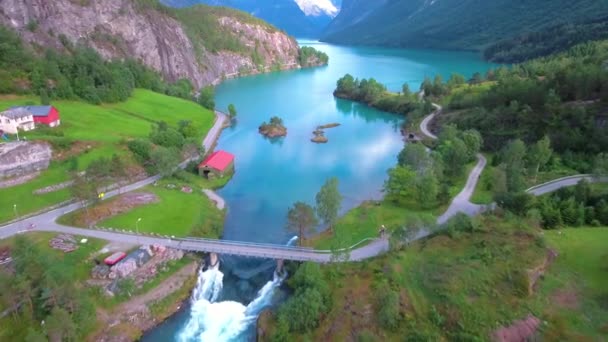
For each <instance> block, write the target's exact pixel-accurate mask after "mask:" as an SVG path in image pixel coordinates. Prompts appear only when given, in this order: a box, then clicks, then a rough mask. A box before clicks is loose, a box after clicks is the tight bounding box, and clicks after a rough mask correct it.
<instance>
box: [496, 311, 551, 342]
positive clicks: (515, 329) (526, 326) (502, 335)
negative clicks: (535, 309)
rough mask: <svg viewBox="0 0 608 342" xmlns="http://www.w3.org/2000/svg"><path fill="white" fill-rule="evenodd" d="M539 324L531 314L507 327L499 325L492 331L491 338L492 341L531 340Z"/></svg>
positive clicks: (513, 341) (517, 341)
mask: <svg viewBox="0 0 608 342" xmlns="http://www.w3.org/2000/svg"><path fill="white" fill-rule="evenodd" d="M539 326H540V320H539V319H538V318H536V317H535V316H533V315H528V317H526V318H525V319H522V320H519V321H515V322H513V324H511V325H510V326H508V327H501V328H499V329H497V330H496V331H494V332H493V333H492V335H491V339H492V341H494V342H520V341H530V340H533V337H534V334H536V330H537V329H538V327H539Z"/></svg>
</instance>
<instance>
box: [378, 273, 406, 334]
mask: <svg viewBox="0 0 608 342" xmlns="http://www.w3.org/2000/svg"><path fill="white" fill-rule="evenodd" d="M376 310H377V312H378V315H377V319H378V324H380V326H382V327H383V328H384V329H387V330H390V331H395V330H396V329H397V328H398V327H399V323H400V321H401V315H400V307H399V293H397V292H396V291H395V290H393V289H392V288H391V287H390V286H389V285H388V283H386V282H383V283H382V284H381V285H380V286H378V288H377V289H376Z"/></svg>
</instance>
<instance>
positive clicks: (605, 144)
mask: <svg viewBox="0 0 608 342" xmlns="http://www.w3.org/2000/svg"><path fill="white" fill-rule="evenodd" d="M607 59H608V42H598V43H589V44H583V45H579V46H576V47H574V48H572V49H570V50H569V51H568V52H565V53H561V54H558V55H555V56H552V57H547V58H543V59H538V60H534V61H530V62H527V63H524V64H520V65H515V66H513V67H512V68H510V69H507V68H504V67H503V68H498V69H496V70H491V71H489V72H488V73H487V75H486V77H485V79H483V80H482V81H483V82H484V83H482V84H481V85H476V86H465V87H460V88H458V89H456V91H454V92H452V94H451V95H450V98H449V105H448V107H449V108H450V109H452V110H459V114H458V115H452V116H449V118H448V122H451V123H455V124H456V125H457V126H458V127H460V128H464V129H476V130H478V131H479V132H480V133H481V134H482V136H483V138H484V147H485V149H487V150H489V151H498V150H500V149H501V148H502V147H503V146H505V145H507V144H508V143H509V142H510V141H512V140H514V139H521V140H522V141H523V142H524V143H526V144H532V143H534V142H536V141H538V140H540V139H542V138H543V137H544V136H548V137H549V138H550V140H551V146H552V148H553V149H554V150H555V151H556V152H558V153H560V154H564V153H569V154H573V155H575V156H579V157H575V158H578V159H581V160H588V159H589V158H592V157H593V156H594V155H596V154H598V153H600V152H607V151H608V119H607V117H606V109H607V108H608V106H607V105H606V101H608V69H607V68H606V67H605V61H606V60H607ZM581 171H585V170H581Z"/></svg>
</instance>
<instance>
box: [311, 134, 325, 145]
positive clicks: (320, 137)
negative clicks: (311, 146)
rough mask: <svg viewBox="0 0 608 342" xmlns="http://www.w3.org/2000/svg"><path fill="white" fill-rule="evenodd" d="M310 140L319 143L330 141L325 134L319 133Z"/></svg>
mask: <svg viewBox="0 0 608 342" xmlns="http://www.w3.org/2000/svg"><path fill="white" fill-rule="evenodd" d="M310 141H312V142H314V143H317V144H325V143H327V142H328V141H329V139H327V138H326V137H325V136H324V135H317V136H315V137H314V138H312V139H310Z"/></svg>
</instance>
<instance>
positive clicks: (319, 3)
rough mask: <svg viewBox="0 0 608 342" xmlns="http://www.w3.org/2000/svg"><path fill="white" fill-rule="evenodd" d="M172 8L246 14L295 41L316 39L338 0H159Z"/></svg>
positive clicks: (332, 13) (325, 25)
mask: <svg viewBox="0 0 608 342" xmlns="http://www.w3.org/2000/svg"><path fill="white" fill-rule="evenodd" d="M162 2H163V3H164V4H165V5H167V6H171V7H187V6H192V5H195V4H206V5H211V6H224V7H231V8H235V9H238V10H241V11H244V12H247V13H249V14H251V15H253V16H255V17H257V18H260V19H262V20H264V21H267V22H269V23H271V24H272V25H274V26H276V27H278V28H280V29H282V30H284V31H286V32H287V33H288V34H290V35H292V36H295V37H298V38H318V37H319V36H320V35H321V33H322V32H323V31H324V30H325V28H326V27H327V25H328V24H329V23H330V22H331V21H332V20H333V18H334V17H335V16H336V15H337V14H338V12H339V10H338V6H339V5H340V2H341V1H339V0H255V1H254V0H162Z"/></svg>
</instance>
